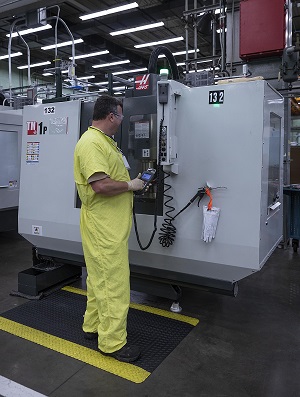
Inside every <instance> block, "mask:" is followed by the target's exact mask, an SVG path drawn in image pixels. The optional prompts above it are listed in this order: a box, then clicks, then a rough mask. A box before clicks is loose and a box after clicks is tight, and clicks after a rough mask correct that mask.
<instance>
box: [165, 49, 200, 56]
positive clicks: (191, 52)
mask: <svg viewBox="0 0 300 397" xmlns="http://www.w3.org/2000/svg"><path fill="white" fill-rule="evenodd" d="M197 52H199V49H198V48H197ZM188 53H189V54H194V53H195V50H188ZM172 54H173V55H174V56H176V55H185V54H186V51H178V52H173V53H172ZM165 57H166V56H165V55H164V54H160V55H158V58H165Z"/></svg>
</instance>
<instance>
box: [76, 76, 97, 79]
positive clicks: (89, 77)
mask: <svg viewBox="0 0 300 397" xmlns="http://www.w3.org/2000/svg"><path fill="white" fill-rule="evenodd" d="M94 78H95V76H84V77H77V80H89V79H94Z"/></svg>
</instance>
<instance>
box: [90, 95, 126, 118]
mask: <svg viewBox="0 0 300 397" xmlns="http://www.w3.org/2000/svg"><path fill="white" fill-rule="evenodd" d="M118 106H120V107H121V109H123V105H122V102H121V101H120V100H119V99H117V98H114V97H112V96H109V95H102V96H100V97H99V98H98V99H97V101H96V103H95V106H94V113H93V120H103V119H105V118H106V117H107V116H108V115H109V114H110V113H112V114H118Z"/></svg>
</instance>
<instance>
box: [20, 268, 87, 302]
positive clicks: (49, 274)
mask: <svg viewBox="0 0 300 397" xmlns="http://www.w3.org/2000/svg"><path fill="white" fill-rule="evenodd" d="M81 270H82V269H81V267H79V266H72V265H62V266H60V267H58V268H56V269H53V270H48V271H43V270H38V269H35V268H29V269H26V270H23V271H21V272H20V273H19V274H18V292H20V293H21V294H25V295H30V296H37V295H39V294H40V293H41V292H43V291H45V290H47V289H49V288H51V287H53V286H55V285H57V284H59V283H62V282H64V281H67V280H69V279H71V278H74V277H80V276H81V274H82V272H81Z"/></svg>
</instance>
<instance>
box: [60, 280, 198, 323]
mask: <svg viewBox="0 0 300 397" xmlns="http://www.w3.org/2000/svg"><path fill="white" fill-rule="evenodd" d="M62 289H63V290H65V291H68V292H73V293H74V294H79V295H86V291H85V290H83V289H80V288H75V287H69V286H67V287H63V288H62ZM130 307H131V308H132V309H136V310H142V311H144V312H148V313H152V314H157V315H158V316H163V317H167V318H171V319H173V320H177V321H182V322H184V323H188V324H191V325H193V326H196V325H197V324H198V323H199V320H198V319H197V318H193V317H189V316H184V315H183V314H178V313H173V312H168V311H167V310H162V309H157V308H155V307H151V306H146V305H140V304H138V303H131V304H130Z"/></svg>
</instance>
